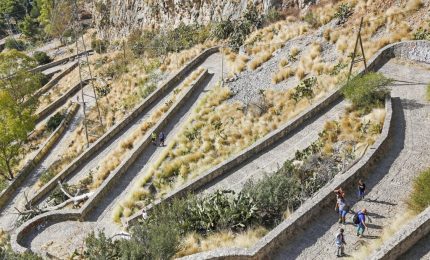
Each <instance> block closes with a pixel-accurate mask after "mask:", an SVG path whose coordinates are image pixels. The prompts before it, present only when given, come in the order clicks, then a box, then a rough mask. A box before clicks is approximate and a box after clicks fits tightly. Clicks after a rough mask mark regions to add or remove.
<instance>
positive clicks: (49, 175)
mask: <svg viewBox="0 0 430 260" xmlns="http://www.w3.org/2000/svg"><path fill="white" fill-rule="evenodd" d="M54 177H55V173H54V172H53V171H50V170H49V169H48V170H46V171H44V172H43V173H42V174H41V175H40V178H39V181H40V182H41V183H42V185H44V184H46V183H48V182H49V181H50V180H52V179H53V178H54Z"/></svg>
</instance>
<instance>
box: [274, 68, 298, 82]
mask: <svg viewBox="0 0 430 260" xmlns="http://www.w3.org/2000/svg"><path fill="white" fill-rule="evenodd" d="M293 74H294V71H293V70H292V69H291V68H289V67H287V68H281V69H280V70H279V71H278V72H277V73H275V74H274V75H272V83H273V84H278V83H279V82H281V81H284V80H286V79H288V78H289V77H290V76H292V75H293Z"/></svg>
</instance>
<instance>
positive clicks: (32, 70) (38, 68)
mask: <svg viewBox="0 0 430 260" xmlns="http://www.w3.org/2000/svg"><path fill="white" fill-rule="evenodd" d="M91 52H92V50H88V51H86V52H85V51H83V52H81V53H79V54H75V55H72V56H69V57H66V58H64V59H61V60H57V61H53V62H50V63H48V64H44V65H40V66H37V67H36V68H34V69H31V70H29V72H42V71H44V70H47V69H50V68H53V67H55V66H58V65H61V64H64V63H67V62H69V61H71V60H74V59H75V58H76V57H78V56H81V55H84V54H85V53H89V54H91Z"/></svg>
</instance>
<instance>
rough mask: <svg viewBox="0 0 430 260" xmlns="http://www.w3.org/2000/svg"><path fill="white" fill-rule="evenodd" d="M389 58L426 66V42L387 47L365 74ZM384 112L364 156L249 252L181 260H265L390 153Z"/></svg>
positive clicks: (388, 115)
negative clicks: (340, 191)
mask: <svg viewBox="0 0 430 260" xmlns="http://www.w3.org/2000/svg"><path fill="white" fill-rule="evenodd" d="M392 58H402V59H408V60H411V61H416V62H424V63H430V42H429V41H407V42H400V43H395V44H391V45H388V46H386V47H384V48H382V49H381V50H379V51H378V52H377V53H376V54H375V56H374V58H373V59H372V60H371V61H370V62H369V66H368V70H369V71H377V70H378V69H379V68H381V67H382V66H383V65H384V64H385V63H386V62H388V61H389V60H390V59H392ZM362 73H364V70H361V71H360V72H359V73H358V75H361V74H362ZM385 108H386V112H387V113H386V118H385V122H384V127H383V130H382V134H381V136H380V137H379V139H378V140H377V142H376V143H375V144H373V146H372V147H370V149H369V150H368V151H367V152H366V154H365V155H364V156H363V157H362V158H361V159H360V160H359V161H358V162H356V164H355V165H354V166H353V167H352V168H350V169H349V170H348V171H347V172H345V173H344V174H342V175H341V176H340V177H339V178H338V179H335V180H333V181H332V182H331V183H329V184H327V185H326V186H325V187H324V188H322V189H321V190H320V191H318V192H317V193H316V194H315V195H314V196H313V197H312V198H311V199H309V200H308V201H307V202H305V204H303V205H302V206H301V207H300V208H299V209H298V210H296V211H295V212H294V213H293V214H292V215H291V216H290V217H289V218H288V219H287V220H285V221H284V222H282V223H281V224H280V225H278V226H277V227H276V228H275V229H273V230H272V231H271V232H269V233H268V234H267V235H266V236H265V237H263V238H262V239H260V240H259V242H257V243H256V244H255V245H254V246H253V247H252V248H249V249H237V248H227V249H217V250H214V251H209V252H203V253H199V254H195V255H191V256H187V257H184V258H183V259H250V258H251V259H265V258H267V257H269V256H270V253H271V252H272V251H273V250H274V249H276V248H277V247H278V246H279V245H280V244H281V243H282V241H286V240H288V238H289V237H292V236H294V234H295V233H296V232H297V231H299V230H300V229H301V227H302V226H303V225H306V224H307V223H308V222H309V221H310V220H312V219H313V218H314V217H315V216H316V215H317V214H318V213H319V210H320V209H321V208H323V207H324V206H325V205H329V204H330V203H334V197H333V194H332V191H333V190H334V189H336V188H338V187H339V186H342V187H346V188H348V187H349V186H353V185H354V184H355V183H356V182H357V181H358V179H360V178H363V177H365V176H366V175H367V174H368V173H369V172H370V170H371V168H372V166H373V165H374V164H375V163H376V162H377V161H378V160H379V158H380V157H381V156H384V153H385V151H387V149H390V133H391V131H392V130H391V128H392V127H393V124H392V122H391V117H392V107H391V99H390V98H388V99H387V101H386V104H385Z"/></svg>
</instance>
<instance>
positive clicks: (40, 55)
mask: <svg viewBox="0 0 430 260" xmlns="http://www.w3.org/2000/svg"><path fill="white" fill-rule="evenodd" d="M33 59H35V60H36V61H37V63H38V64H39V65H43V64H47V63H50V62H51V60H52V59H51V57H49V55H48V54H46V52H43V51H35V52H34V53H33Z"/></svg>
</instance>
